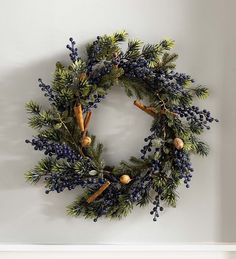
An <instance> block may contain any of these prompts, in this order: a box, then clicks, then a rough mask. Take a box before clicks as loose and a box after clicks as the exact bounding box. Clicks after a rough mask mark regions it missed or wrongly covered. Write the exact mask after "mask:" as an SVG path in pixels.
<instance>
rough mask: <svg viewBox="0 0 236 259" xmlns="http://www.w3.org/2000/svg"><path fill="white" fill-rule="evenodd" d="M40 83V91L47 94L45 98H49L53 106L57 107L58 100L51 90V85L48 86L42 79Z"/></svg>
mask: <svg viewBox="0 0 236 259" xmlns="http://www.w3.org/2000/svg"><path fill="white" fill-rule="evenodd" d="M38 82H39V87H40V89H41V90H42V91H43V92H45V93H44V96H45V97H48V100H49V101H51V102H53V103H52V104H53V105H56V98H55V94H54V92H53V90H52V88H51V86H50V85H46V84H45V83H44V82H43V81H42V79H41V78H39V79H38Z"/></svg>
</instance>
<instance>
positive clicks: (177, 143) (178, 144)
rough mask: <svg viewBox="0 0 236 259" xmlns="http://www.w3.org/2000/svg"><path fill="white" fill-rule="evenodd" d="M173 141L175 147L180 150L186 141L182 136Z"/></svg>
mask: <svg viewBox="0 0 236 259" xmlns="http://www.w3.org/2000/svg"><path fill="white" fill-rule="evenodd" d="M173 143H174V146H175V148H177V149H178V150H180V149H183V147H184V142H183V140H182V139H181V138H175V139H174V141H173Z"/></svg>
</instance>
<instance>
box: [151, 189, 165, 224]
mask: <svg viewBox="0 0 236 259" xmlns="http://www.w3.org/2000/svg"><path fill="white" fill-rule="evenodd" d="M153 205H154V207H153V209H152V210H151V211H150V214H151V215H153V221H157V218H158V217H159V213H160V212H161V211H163V210H164V208H163V207H162V206H161V205H160V195H159V194H158V195H156V197H155V200H154V202H153Z"/></svg>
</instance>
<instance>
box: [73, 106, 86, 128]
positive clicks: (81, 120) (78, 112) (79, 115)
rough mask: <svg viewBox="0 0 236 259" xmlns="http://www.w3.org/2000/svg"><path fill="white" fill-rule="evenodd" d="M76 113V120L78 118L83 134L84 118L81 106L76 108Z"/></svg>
mask: <svg viewBox="0 0 236 259" xmlns="http://www.w3.org/2000/svg"><path fill="white" fill-rule="evenodd" d="M74 113H75V118H76V121H77V124H78V126H79V128H80V130H81V132H83V131H84V118H83V110H82V106H81V104H79V105H78V106H75V107H74Z"/></svg>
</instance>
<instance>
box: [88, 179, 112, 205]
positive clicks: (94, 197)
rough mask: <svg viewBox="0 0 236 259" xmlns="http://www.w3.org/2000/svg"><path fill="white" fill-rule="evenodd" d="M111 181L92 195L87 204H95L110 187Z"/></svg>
mask: <svg viewBox="0 0 236 259" xmlns="http://www.w3.org/2000/svg"><path fill="white" fill-rule="evenodd" d="M110 184H111V183H110V182H109V181H107V182H105V183H104V184H103V185H102V186H101V187H100V188H99V189H98V190H97V191H96V192H95V193H94V194H92V195H91V196H90V197H89V198H88V199H87V203H91V202H93V201H94V200H95V199H97V197H98V196H99V195H101V194H102V193H103V192H104V191H105V190H106V189H107V188H108V186H109V185H110Z"/></svg>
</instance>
